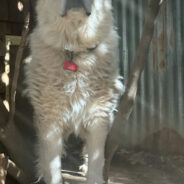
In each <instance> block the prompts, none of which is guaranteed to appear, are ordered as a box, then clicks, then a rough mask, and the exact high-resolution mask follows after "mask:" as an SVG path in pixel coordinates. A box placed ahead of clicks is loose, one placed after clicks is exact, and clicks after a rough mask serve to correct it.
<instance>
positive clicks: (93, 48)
mask: <svg viewBox="0 0 184 184" xmlns="http://www.w3.org/2000/svg"><path fill="white" fill-rule="evenodd" d="M97 46H98V45H95V47H91V48H87V50H88V51H94V50H95V49H96V48H97Z"/></svg>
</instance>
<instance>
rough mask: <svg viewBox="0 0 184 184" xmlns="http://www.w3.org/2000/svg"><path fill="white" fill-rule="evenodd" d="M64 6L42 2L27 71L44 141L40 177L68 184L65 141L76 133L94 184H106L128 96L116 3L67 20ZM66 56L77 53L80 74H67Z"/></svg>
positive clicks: (106, 0)
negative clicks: (113, 132) (108, 150)
mask: <svg viewBox="0 0 184 184" xmlns="http://www.w3.org/2000/svg"><path fill="white" fill-rule="evenodd" d="M61 1H62V0H54V1H53V0H38V3H37V19H38V25H37V27H36V28H35V30H34V31H33V33H32V34H31V37H30V42H31V52H32V60H31V61H30V62H29V63H28V64H27V67H26V82H27V85H28V88H27V93H28V96H29V97H30V98H31V102H32V104H33V107H34V112H35V122H36V128H37V134H38V139H39V146H38V147H39V149H38V156H39V160H38V174H39V176H42V177H43V178H44V181H45V182H46V183H47V184H62V177H61V161H60V155H61V153H62V152H63V150H64V148H63V142H64V139H66V138H67V137H68V135H69V134H70V133H71V132H74V133H75V134H76V135H79V136H80V137H82V138H83V139H85V140H86V146H87V151H88V156H89V162H88V174H87V178H88V179H87V182H88V184H102V183H103V177H102V173H103V165H104V145H105V140H106V136H107V134H108V132H109V130H110V128H111V125H112V122H113V113H114V110H115V109H116V106H117V103H118V99H119V96H120V95H121V94H122V93H123V90H124V87H123V85H122V84H121V82H120V80H119V79H120V76H119V71H118V63H117V61H116V60H117V57H116V54H115V53H116V49H117V43H118V36H117V33H116V31H115V30H114V27H113V18H112V13H111V8H112V7H111V1H110V0H94V2H93V5H92V13H91V15H90V16H89V17H88V16H86V14H85V12H84V10H83V9H77V10H76V9H70V10H69V11H68V12H67V15H66V16H65V17H61V16H60V13H59V11H60V8H61ZM93 47H96V48H95V49H94V50H89V49H87V48H93ZM66 50H70V51H73V53H74V55H73V56H74V57H73V62H75V63H76V64H77V65H78V71H77V72H68V71H65V70H63V63H64V60H66V59H67V54H66Z"/></svg>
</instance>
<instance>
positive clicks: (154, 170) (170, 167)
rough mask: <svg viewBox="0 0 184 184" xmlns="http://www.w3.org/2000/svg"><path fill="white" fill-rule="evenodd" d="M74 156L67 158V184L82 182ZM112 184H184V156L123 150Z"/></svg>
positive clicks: (111, 175) (114, 171)
mask: <svg viewBox="0 0 184 184" xmlns="http://www.w3.org/2000/svg"><path fill="white" fill-rule="evenodd" d="M79 164H80V163H79V162H78V161H77V160H76V158H75V156H70V157H69V158H68V159H65V161H64V171H63V175H64V179H65V184H83V183H85V177H84V176H82V173H81V172H79V171H78V165H79ZM109 184H184V156H167V157H163V156H158V155H154V154H150V153H145V152H140V151H139V152H135V151H126V150H121V151H120V152H119V153H118V154H117V155H116V156H115V158H114V159H113V163H112V167H111V171H110V178H109Z"/></svg>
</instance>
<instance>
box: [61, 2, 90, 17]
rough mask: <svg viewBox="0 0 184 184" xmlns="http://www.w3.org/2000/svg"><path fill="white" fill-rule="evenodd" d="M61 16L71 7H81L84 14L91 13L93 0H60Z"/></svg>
mask: <svg viewBox="0 0 184 184" xmlns="http://www.w3.org/2000/svg"><path fill="white" fill-rule="evenodd" d="M61 3H62V8H61V16H65V15H66V13H67V11H68V10H69V9H72V8H83V9H84V10H85V12H86V14H87V15H88V16H89V15H90V14H91V7H92V3H93V0H61Z"/></svg>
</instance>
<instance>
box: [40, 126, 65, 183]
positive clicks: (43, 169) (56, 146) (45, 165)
mask: <svg viewBox="0 0 184 184" xmlns="http://www.w3.org/2000/svg"><path fill="white" fill-rule="evenodd" d="M38 139H39V140H38V142H39V143H38V173H39V175H40V176H41V177H43V179H44V181H45V182H46V184H62V175H61V159H60V155H61V151H62V147H63V145H62V143H63V141H62V138H61V134H60V131H59V129H58V127H57V126H54V124H52V125H50V126H49V127H48V126H46V125H45V127H43V128H40V129H39V135H38Z"/></svg>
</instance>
